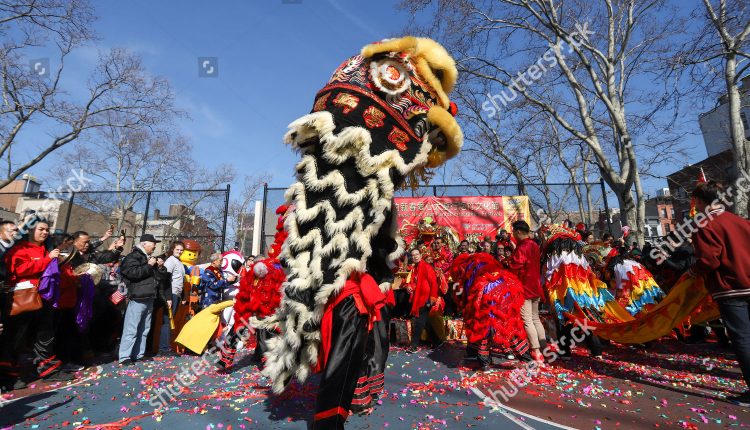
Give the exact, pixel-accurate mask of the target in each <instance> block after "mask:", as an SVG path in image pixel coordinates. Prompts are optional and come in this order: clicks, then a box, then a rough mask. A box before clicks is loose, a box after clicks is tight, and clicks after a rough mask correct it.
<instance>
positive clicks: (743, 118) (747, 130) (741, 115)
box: [740, 112, 750, 135]
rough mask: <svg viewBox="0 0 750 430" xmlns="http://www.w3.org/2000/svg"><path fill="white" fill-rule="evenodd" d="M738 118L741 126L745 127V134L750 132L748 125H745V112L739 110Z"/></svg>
mask: <svg viewBox="0 0 750 430" xmlns="http://www.w3.org/2000/svg"><path fill="white" fill-rule="evenodd" d="M740 120H742V126H743V127H744V128H745V135H747V133H748V132H750V127H748V125H747V117H745V112H740Z"/></svg>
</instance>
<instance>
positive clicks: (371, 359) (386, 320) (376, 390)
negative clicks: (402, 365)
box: [351, 306, 390, 413]
mask: <svg viewBox="0 0 750 430" xmlns="http://www.w3.org/2000/svg"><path fill="white" fill-rule="evenodd" d="M380 317H381V320H379V321H377V322H376V323H375V324H374V326H373V328H372V330H371V331H370V332H369V334H368V336H367V345H366V348H365V354H364V358H365V360H364V364H363V366H362V371H361V372H360V377H359V379H357V386H356V388H355V390H354V400H352V407H351V410H352V412H354V413H362V412H368V410H370V409H372V408H373V407H374V404H375V401H376V400H377V399H378V397H380V394H381V393H382V392H383V387H384V386H385V373H384V372H385V363H386V361H387V360H388V349H389V347H390V341H389V339H388V326H389V324H390V313H389V311H388V307H387V306H383V308H381V310H380Z"/></svg>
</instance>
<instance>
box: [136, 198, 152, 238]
mask: <svg viewBox="0 0 750 430" xmlns="http://www.w3.org/2000/svg"><path fill="white" fill-rule="evenodd" d="M150 207H151V191H147V192H146V211H145V212H143V230H142V231H141V236H143V235H144V234H146V222H147V221H148V210H149V209H150ZM133 233H135V232H133ZM133 236H135V234H134V235H133Z"/></svg>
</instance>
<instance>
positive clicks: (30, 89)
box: [0, 0, 178, 188]
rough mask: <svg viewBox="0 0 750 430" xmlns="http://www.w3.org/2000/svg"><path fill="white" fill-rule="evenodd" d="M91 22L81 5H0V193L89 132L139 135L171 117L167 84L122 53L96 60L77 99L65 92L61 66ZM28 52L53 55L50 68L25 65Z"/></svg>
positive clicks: (46, 1) (47, 1)
mask: <svg viewBox="0 0 750 430" xmlns="http://www.w3.org/2000/svg"><path fill="white" fill-rule="evenodd" d="M92 21H93V15H92V11H91V8H90V6H89V4H88V3H87V2H85V1H81V0H76V1H70V2H69V1H54V0H39V1H6V2H2V3H0V33H2V34H3V36H4V43H3V45H2V48H0V74H1V75H0V84H1V85H2V88H1V89H0V91H2V105H0V160H3V161H4V164H5V167H6V168H5V169H4V173H3V174H0V188H1V187H4V186H5V185H7V184H8V183H10V182H11V181H13V180H15V179H16V178H18V177H19V176H20V175H21V174H22V173H24V172H25V171H26V170H28V169H29V168H31V167H33V166H35V165H36V164H37V163H39V162H40V161H41V160H43V159H44V158H45V157H47V156H48V155H49V154H51V153H52V152H54V151H56V150H58V149H59V148H62V147H63V146H65V145H67V144H69V143H71V142H74V141H76V140H78V139H79V138H80V137H81V136H83V135H85V134H87V133H88V132H90V131H91V130H95V129H98V128H103V127H106V128H122V129H128V128H140V129H144V128H148V127H152V126H154V125H155V124H159V123H161V122H163V121H164V120H165V119H166V118H170V117H172V116H173V115H175V114H177V113H178V112H177V111H176V110H175V108H174V106H173V99H174V97H173V93H172V89H171V88H170V85H169V83H168V82H167V81H166V80H165V79H163V78H159V77H152V76H150V75H149V74H148V73H146V71H145V70H144V68H143V65H142V64H141V59H140V58H139V57H138V56H136V55H133V54H131V53H128V52H127V51H125V50H122V49H113V50H110V51H108V52H103V53H101V54H100V56H99V59H98V63H97V65H96V67H95V68H94V70H93V71H92V73H91V75H90V76H89V78H88V80H87V83H86V90H85V91H84V93H83V94H80V93H78V92H76V94H69V93H68V91H66V90H67V89H66V88H64V87H63V84H62V82H63V79H62V78H63V75H64V72H65V64H66V60H67V58H68V57H69V54H70V53H71V52H72V51H73V50H74V49H76V48H77V47H79V46H80V45H81V44H82V43H84V42H86V41H90V40H91V39H92V38H93V34H92V33H91V31H90V30H89V28H90V25H91V23H92ZM36 46H45V47H47V48H50V49H56V50H57V59H56V60H55V61H56V64H54V63H53V60H54V59H50V60H48V61H46V62H45V61H39V62H36V63H35V64H31V63H32V61H31V59H29V58H28V55H29V52H30V49H31V48H34V47H36ZM40 136H44V137H43V138H40Z"/></svg>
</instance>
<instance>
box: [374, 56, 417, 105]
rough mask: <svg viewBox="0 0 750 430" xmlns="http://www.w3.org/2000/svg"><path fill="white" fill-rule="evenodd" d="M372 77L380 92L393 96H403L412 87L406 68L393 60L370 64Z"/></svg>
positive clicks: (377, 61) (388, 59) (387, 59)
mask: <svg viewBox="0 0 750 430" xmlns="http://www.w3.org/2000/svg"><path fill="white" fill-rule="evenodd" d="M370 76H371V78H372V81H373V83H374V84H375V86H377V87H378V89H379V90H380V91H382V92H384V93H386V94H388V95H391V96H396V95H399V94H401V93H402V92H404V91H405V90H406V89H407V88H409V86H410V85H411V79H409V71H408V70H407V68H406V66H405V65H404V64H403V63H402V62H400V61H398V60H394V59H392V58H386V59H382V60H376V61H373V62H372V63H370Z"/></svg>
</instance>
